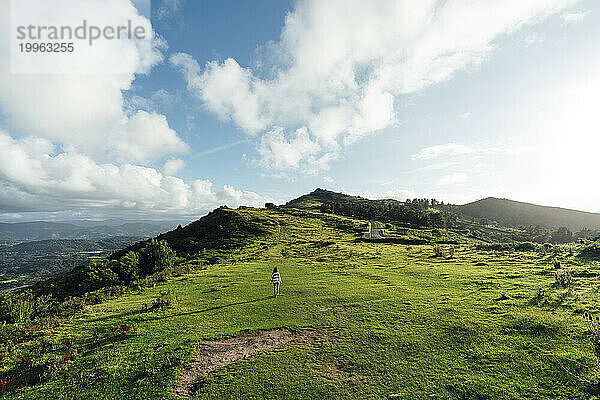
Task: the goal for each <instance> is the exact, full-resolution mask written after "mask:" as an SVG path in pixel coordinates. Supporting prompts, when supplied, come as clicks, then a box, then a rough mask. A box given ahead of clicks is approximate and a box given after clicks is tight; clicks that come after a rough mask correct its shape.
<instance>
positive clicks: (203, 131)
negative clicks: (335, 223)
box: [0, 0, 600, 222]
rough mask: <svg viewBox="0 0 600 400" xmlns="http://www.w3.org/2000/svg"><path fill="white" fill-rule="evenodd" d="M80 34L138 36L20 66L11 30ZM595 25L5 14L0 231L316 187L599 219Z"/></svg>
mask: <svg viewBox="0 0 600 400" xmlns="http://www.w3.org/2000/svg"><path fill="white" fill-rule="evenodd" d="M83 19H85V20H86V21H87V22H88V23H89V24H93V25H97V26H100V27H105V26H108V25H111V26H120V25H122V24H126V22H127V21H133V23H134V25H136V26H142V27H143V28H144V29H145V31H146V32H149V34H148V35H146V36H145V37H144V38H141V39H140V38H124V39H122V40H104V39H103V38H101V39H99V40H97V41H96V42H95V43H93V45H89V44H88V43H87V39H86V40H82V41H78V40H76V39H75V40H74V42H75V51H74V52H73V53H60V54H59V53H57V54H31V53H23V52H19V47H18V45H19V43H18V42H16V39H15V37H16V36H15V32H16V31H15V29H16V26H18V25H27V24H34V25H35V24H37V26H39V25H50V24H55V25H65V24H70V25H72V26H76V25H78V24H80V23H81V21H82V20H83ZM599 22H600V4H599V3H598V2H595V1H592V0H454V1H453V0H450V1H441V0H437V1H435V0H423V1H419V2H414V1H402V0H390V1H384V0H372V1H352V0H329V1H319V0H296V1H284V0H256V1H252V2H242V1H231V0H225V1H218V2H215V1H204V0H194V1H192V0H156V1H152V2H151V4H147V3H146V4H145V0H131V1H130V0H61V1H60V2H56V1H52V0H18V1H17V0H13V1H12V2H11V1H10V0H0V221H4V222H20V221H28V220H65V219H77V218H96V219H101V218H113V217H123V218H130V219H131V218H133V219H142V218H143V219H173V218H175V219H182V220H191V219H195V218H198V217H200V216H202V215H204V214H206V213H207V212H208V211H210V210H211V209H214V208H215V207H218V206H220V205H228V206H230V207H237V206H239V205H250V206H261V205H263V204H264V203H265V202H267V201H274V202H276V203H283V202H285V201H287V200H290V199H292V198H294V197H297V196H298V195H301V194H304V193H307V192H310V191H312V190H314V189H315V188H317V187H322V188H327V189H330V190H336V191H343V192H345V193H349V194H357V195H362V196H365V197H368V198H395V199H398V200H405V199H406V198H415V197H419V198H422V197H427V198H436V199H438V200H441V201H445V202H451V203H455V204H463V203H467V202H471V201H475V200H478V199H481V198H485V197H489V196H494V197H502V198H510V199H513V200H518V201H526V202H532V203H536V204H542V205H552V206H560V207H566V208H574V209H580V210H586V211H592V212H600V203H598V201H597V199H598V198H599V197H600V187H599V186H598V185H597V178H596V175H597V174H596V170H597V168H596V166H597V165H596V162H595V161H596V159H597V153H598V148H600V135H599V134H598V133H599V132H598V126H600V124H599V123H598V122H600V121H599V119H600V117H599V113H598V112H597V108H598V104H600V40H599V39H598V38H599V37H600V23H599ZM38 42H39V41H38Z"/></svg>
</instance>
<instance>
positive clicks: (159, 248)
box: [139, 239, 175, 276]
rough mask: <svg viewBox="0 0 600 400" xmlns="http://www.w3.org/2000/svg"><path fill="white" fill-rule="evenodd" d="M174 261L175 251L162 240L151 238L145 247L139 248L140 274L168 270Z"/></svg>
mask: <svg viewBox="0 0 600 400" xmlns="http://www.w3.org/2000/svg"><path fill="white" fill-rule="evenodd" d="M174 262H175V252H174V251H173V250H171V248H170V247H169V245H168V244H167V242H166V241H164V240H160V241H159V240H156V239H151V240H150V241H149V242H148V244H147V245H146V247H144V248H143V249H142V250H140V259H139V265H140V268H139V269H140V273H141V275H142V276H145V275H151V274H153V273H155V272H159V271H168V270H170V269H171V268H172V267H173V263H174Z"/></svg>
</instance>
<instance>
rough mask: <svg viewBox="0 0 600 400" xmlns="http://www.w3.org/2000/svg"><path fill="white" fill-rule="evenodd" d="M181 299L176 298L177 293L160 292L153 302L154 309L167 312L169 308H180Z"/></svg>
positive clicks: (171, 291) (169, 291)
mask: <svg viewBox="0 0 600 400" xmlns="http://www.w3.org/2000/svg"><path fill="white" fill-rule="evenodd" d="M180 302H181V299H180V298H179V297H177V296H175V292H174V291H173V290H172V289H171V290H167V291H164V292H163V291H162V290H161V291H160V292H159V294H158V296H156V298H155V299H154V300H153V301H152V308H153V309H159V310H165V309H167V308H174V307H177V306H179V303H180Z"/></svg>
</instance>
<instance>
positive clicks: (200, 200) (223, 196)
mask: <svg viewBox="0 0 600 400" xmlns="http://www.w3.org/2000/svg"><path fill="white" fill-rule="evenodd" d="M52 152H53V146H52V145H51V144H50V143H49V142H47V141H43V140H30V139H22V140H16V139H14V138H12V137H10V136H9V135H8V134H6V133H5V132H2V131H0V187H2V188H3V190H2V193H3V195H2V196H0V212H10V211H17V210H19V209H20V210H21V211H23V210H25V211H27V210H32V209H33V210H35V209H42V208H47V207H48V205H51V206H52V207H54V208H55V209H67V208H72V207H87V208H103V209H107V210H123V209H125V210H131V211H134V212H155V213H156V212H160V213H165V212H168V213H172V214H185V215H194V214H196V215H197V214H200V213H205V212H206V211H209V210H210V209H212V208H214V207H216V206H218V205H222V204H226V205H229V206H231V207H237V206H238V205H240V204H244V205H251V206H261V205H262V204H263V203H264V202H265V201H267V200H269V199H266V198H263V197H261V196H259V195H257V194H256V193H253V192H246V191H239V190H235V189H234V188H232V187H230V186H225V187H224V188H223V190H222V191H218V192H214V191H213V190H212V183H211V182H210V181H206V180H197V181H194V182H192V183H191V184H188V183H186V182H184V181H183V180H182V179H180V178H177V177H173V176H169V173H168V171H166V170H168V169H169V168H170V169H172V170H171V172H172V171H173V169H175V168H177V167H181V166H182V165H181V163H182V161H181V160H169V161H168V162H167V164H166V165H165V168H164V169H165V175H163V174H161V173H160V172H158V171H157V170H155V169H153V168H149V167H143V166H139V165H132V164H122V165H116V164H98V163H96V162H94V161H93V160H92V159H91V158H89V157H87V156H85V155H82V154H79V153H76V152H61V153H59V154H56V155H52V154H51V153H52ZM19 202H23V204H18V203H19Z"/></svg>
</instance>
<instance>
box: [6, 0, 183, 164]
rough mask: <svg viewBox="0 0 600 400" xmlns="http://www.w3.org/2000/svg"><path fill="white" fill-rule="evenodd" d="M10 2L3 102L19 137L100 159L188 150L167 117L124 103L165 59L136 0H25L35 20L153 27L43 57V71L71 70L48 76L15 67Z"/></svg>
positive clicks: (147, 157) (144, 158)
mask: <svg viewBox="0 0 600 400" xmlns="http://www.w3.org/2000/svg"><path fill="white" fill-rule="evenodd" d="M9 4H10V2H8V1H5V2H2V3H0V15H3V17H2V22H3V23H2V24H1V25H2V26H1V27H0V108H1V109H2V111H3V113H4V114H5V115H6V117H7V120H8V122H9V123H10V126H11V131H12V134H13V135H16V136H21V137H23V136H35V137H39V138H44V139H48V140H50V141H53V142H55V143H60V144H61V145H63V146H65V147H69V148H73V149H74V150H76V151H77V152H80V153H85V154H88V155H91V156H93V157H95V158H102V159H105V160H110V159H117V160H118V161H126V162H142V163H146V162H149V161H154V160H156V159H159V158H161V157H163V156H165V155H168V154H183V153H185V152H186V151H187V150H188V147H187V145H186V144H185V143H184V142H183V141H182V140H181V139H180V138H179V137H178V136H177V134H176V133H175V131H173V130H172V129H171V128H170V127H169V124H168V121H167V119H166V117H165V116H164V115H160V114H156V113H152V112H142V111H136V110H128V109H127V107H126V105H125V103H124V100H123V91H125V90H128V89H130V88H131V85H132V82H133V80H134V79H135V76H136V75H139V74H146V73H148V72H149V71H150V70H151V68H152V67H153V66H155V65H157V64H158V63H161V62H162V61H163V54H162V51H163V50H164V49H165V48H166V43H165V42H164V40H162V39H161V38H160V37H158V35H156V34H154V33H153V31H152V26H151V24H150V21H148V20H147V19H146V18H145V17H143V16H141V15H139V14H138V12H137V10H136V9H135V8H134V7H133V6H132V4H131V3H130V2H129V1H121V0H119V1H116V0H110V1H109V4H107V3H106V2H104V1H99V0H83V1H80V0H77V1H75V0H65V1H63V2H61V4H60V6H57V5H56V4H55V3H54V2H47V1H38V0H36V1H32V0H24V1H23V2H18V4H19V6H20V13H25V12H26V14H27V20H28V21H29V20H31V21H38V22H39V23H40V24H42V25H47V24H48V23H49V21H52V22H53V23H55V24H57V25H70V26H78V25H80V24H81V23H82V22H81V18H82V16H88V17H89V18H90V22H89V23H90V24H92V23H94V24H96V25H98V26H108V25H110V26H121V25H127V23H128V21H129V20H131V21H132V24H135V25H136V26H138V25H139V26H141V27H144V28H145V30H146V32H150V34H148V36H147V38H146V39H143V40H133V39H132V40H129V39H123V40H113V41H108V40H104V41H99V42H98V43H94V45H93V46H86V45H84V44H82V43H76V44H77V48H76V52H77V53H76V56H72V57H71V56H67V55H63V56H62V57H61V58H60V59H59V62H58V61H57V59H56V58H51V57H48V58H45V57H46V56H40V57H39V58H38V59H37V60H36V68H37V69H38V70H39V71H42V72H60V71H53V70H52V68H54V67H56V64H57V63H58V64H59V65H60V68H62V69H64V70H66V71H70V72H71V73H42V74H30V73H27V74H22V73H19V72H20V70H16V71H15V72H16V73H11V63H10V60H11V56H10V45H11V43H10V40H9V38H10V37H12V35H11V33H10V31H9V29H10V27H11V24H10V20H9V19H8V17H9V16H10V15H11V13H10V9H9ZM12 11H13V13H14V12H15V10H12ZM44 21H45V22H44ZM108 42H110V43H108ZM73 54H75V52H74V53H73ZM53 56H54V57H60V56H61V55H60V54H58V55H53ZM115 66H118V70H117V71H116V72H118V73H115V71H114V70H113V68H114V67H115ZM78 71H79V72H81V73H72V72H78Z"/></svg>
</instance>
